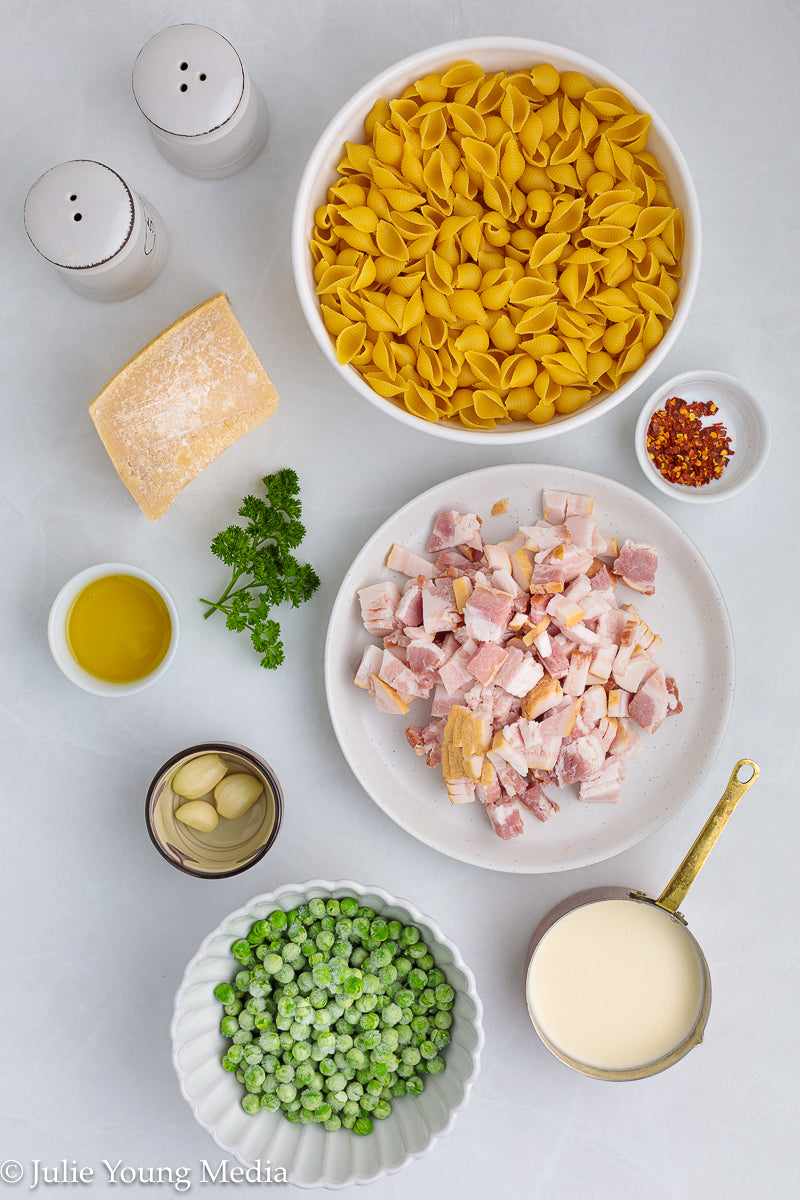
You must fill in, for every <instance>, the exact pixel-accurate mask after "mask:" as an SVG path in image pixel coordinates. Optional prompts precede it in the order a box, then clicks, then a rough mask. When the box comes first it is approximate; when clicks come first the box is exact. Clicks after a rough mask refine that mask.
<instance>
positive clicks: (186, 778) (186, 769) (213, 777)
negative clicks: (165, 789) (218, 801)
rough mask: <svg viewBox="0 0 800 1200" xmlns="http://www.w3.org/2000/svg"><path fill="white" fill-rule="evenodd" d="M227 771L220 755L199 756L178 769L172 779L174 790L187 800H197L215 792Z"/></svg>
mask: <svg viewBox="0 0 800 1200" xmlns="http://www.w3.org/2000/svg"><path fill="white" fill-rule="evenodd" d="M227 769H228V767H227V765H226V764H225V763H224V762H223V761H222V759H221V758H220V756H219V755H218V754H198V756H197V758H190V759H189V761H188V762H187V763H184V764H183V766H182V767H178V769H177V771H176V772H175V774H174V775H173V777H172V790H173V792H175V793H176V795H178V796H183V797H184V798H185V799H186V800H197V799H198V798H199V797H200V796H204V795H205V794H206V792H211V791H213V790H214V788H215V787H216V786H217V784H218V783H219V781H220V779H222V777H223V775H224V774H225V772H226V771H227Z"/></svg>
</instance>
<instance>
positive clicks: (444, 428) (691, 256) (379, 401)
mask: <svg viewBox="0 0 800 1200" xmlns="http://www.w3.org/2000/svg"><path fill="white" fill-rule="evenodd" d="M464 59H467V60H470V61H472V62H476V63H478V65H479V66H481V67H483V68H484V69H485V70H487V71H499V70H514V69H518V68H520V67H532V66H535V65H536V64H537V63H545V62H549V63H552V64H553V66H555V67H556V68H557V69H558V70H559V71H581V72H583V73H584V74H585V75H587V76H588V77H589V78H590V79H592V80H593V82H595V83H596V84H597V85H598V86H608V87H615V88H618V89H619V90H620V91H622V92H624V93H625V95H626V96H627V97H628V98H629V99H630V100H631V102H632V103H633V105H634V106H635V108H636V109H637V111H639V112H643V113H649V114H650V116H651V117H652V124H651V126H650V132H649V136H648V143H647V148H648V150H650V151H651V152H652V153H653V154H655V156H656V158H657V159H658V161H659V163H660V165H661V167H662V169H663V171H664V173H665V176H666V180H667V183H668V185H669V188H670V191H671V193H672V198H673V201H674V203H675V205H676V206H677V207H678V208H679V209H680V211H681V213H682V215H683V222H684V226H685V245H684V250H683V258H682V267H683V275H682V278H681V280H680V292H679V295H678V298H677V300H676V301H675V304H674V317H673V320H672V321H671V322H670V324H669V325H668V326H667V329H666V333H665V334H664V337H663V338H662V340H661V341H660V342H659V344H658V345H657V346H656V347H655V348H654V349H653V350H652V351H651V352H650V354H648V355H647V357H646V358H645V361H644V363H643V364H642V366H641V367H640V368H639V369H638V371H634V372H632V373H631V375H630V376H628V377H627V378H626V380H625V382H624V383H623V384H622V386H621V387H619V388H617V389H616V391H613V392H602V393H600V394H599V395H597V396H595V397H594V398H593V399H592V400H590V401H588V402H587V403H586V404H585V405H583V407H582V408H580V409H579V410H578V411H577V412H575V413H572V414H567V415H558V414H557V415H556V416H555V417H553V419H552V420H551V421H548V422H547V423H546V424H543V425H536V424H533V423H532V422H530V421H512V422H509V423H506V424H502V425H498V426H496V427H495V428H494V429H490V430H473V429H467V428H466V427H465V426H463V425H461V424H459V423H457V422H454V421H439V422H437V423H435V424H434V423H431V422H429V421H425V420H422V419H421V418H419V417H415V416H414V415H413V414H411V413H409V412H408V411H407V410H406V409H405V408H404V407H403V406H402V405H399V404H396V403H393V402H392V401H390V400H386V399H384V397H382V396H379V395H378V394H377V393H376V392H375V391H373V390H372V388H370V387H369V385H368V384H367V383H366V382H365V381H364V379H363V378H362V376H361V375H360V374H359V372H358V371H357V370H356V368H355V367H353V366H350V365H347V366H342V365H341V364H340V363H339V362H338V360H337V358H336V353H335V348H334V345H333V342H332V340H331V336H330V334H329V333H328V331H327V329H326V328H325V325H324V322H323V320H322V316H321V313H320V307H319V303H318V301H317V296H316V292H315V284H314V275H313V262H312V259H311V253H310V250H309V239H310V237H311V233H312V230H313V227H314V214H315V212H316V210H317V208H319V207H320V205H322V204H324V203H325V202H326V197H327V191H328V188H329V187H330V185H331V184H332V183H333V182H334V181H335V179H336V167H337V164H338V163H339V162H340V161H341V158H342V150H343V147H344V143H345V142H346V141H352V142H363V141H364V118H365V116H366V115H367V113H368V112H369V111H370V109H371V108H372V106H373V104H374V103H375V101H376V100H378V99H381V98H384V99H387V100H391V99H393V98H395V97H397V96H399V95H400V94H401V93H402V91H403V90H404V88H406V87H407V86H408V85H409V84H410V83H413V82H414V81H415V80H417V79H420V78H421V77H423V76H425V75H427V74H431V73H435V72H441V71H442V70H443V69H444V68H446V67H447V66H449V65H450V64H452V63H454V62H457V61H459V60H464ZM700 254H701V235H700V209H699V206H698V202H697V194H696V192H695V187H694V183H693V181H692V177H691V174H690V172H689V168H688V166H687V164H686V160H685V159H684V157H683V154H682V153H681V151H680V149H679V147H678V145H677V143H676V141H675V139H674V138H673V136H672V134H671V133H670V131H669V129H668V128H667V126H666V124H665V123H664V121H663V120H662V118H661V117H660V116H659V115H658V114H657V113H656V112H654V111H653V107H652V105H651V104H649V103H648V102H647V100H645V99H644V97H643V96H641V95H640V94H639V93H638V92H637V91H635V89H634V88H632V87H631V86H630V85H629V84H627V83H626V82H625V81H624V80H623V79H620V78H619V76H618V75H615V74H614V73H613V72H612V71H609V70H608V68H607V67H604V66H602V65H601V64H600V63H597V62H594V61H593V60H592V59H590V58H586V57H585V56H584V55H582V54H578V53H576V52H575V51H574V50H568V49H566V48H565V47H563V46H555V45H552V44H551V43H549V42H539V41H534V40H532V39H530V38H518V37H481V38H467V39H464V40H462V41H456V42H447V43H444V44H442V45H439V46H432V47H431V48H430V49H428V50H423V51H421V52H420V53H419V54H413V55H411V56H410V57H409V58H404V59H403V60H402V61H401V62H399V63H395V64H394V65H393V66H391V67H388V68H387V69H386V70H385V71H382V72H381V73H380V74H379V75H376V76H375V78H374V79H372V80H370V82H369V83H367V84H365V85H364V86H363V87H362V88H360V89H359V91H357V92H356V94H355V95H354V96H352V97H351V99H350V100H348V101H347V103H346V104H344V105H343V106H342V107H341V108H340V109H339V111H338V112H337V113H336V114H335V116H334V117H333V118H332V119H331V121H330V122H329V124H328V125H327V126H326V128H325V129H324V131H323V133H322V135H321V136H320V138H319V141H318V142H317V144H316V146H315V147H314V149H313V150H312V152H311V156H310V158H309V160H308V163H307V164H306V168H305V171H304V172H303V176H302V179H301V181H300V186H299V189H298V192H297V198H296V201H295V207H294V219H293V226H292V266H293V270H294V278H295V284H296V287H297V293H298V296H299V299H300V303H301V305H302V308H303V312H304V313H305V316H306V320H307V321H308V324H309V326H310V328H311V332H312V333H313V335H314V337H315V338H316V340H317V342H318V343H319V346H320V348H321V349H322V352H323V354H324V355H325V356H326V358H327V359H328V361H329V362H330V363H331V364H332V366H333V367H334V369H335V370H336V371H337V372H338V374H339V375H340V376H341V378H342V379H343V380H344V381H345V382H347V383H348V384H349V385H350V386H351V387H353V388H355V390H356V391H357V392H359V393H360V395H361V396H363V397H364V398H365V399H367V400H368V401H369V402H370V403H371V404H373V405H374V406H375V407H376V408H377V409H379V411H380V412H383V413H385V414H387V415H388V416H391V417H394V418H395V419H396V420H398V421H401V422H402V423H403V424H404V425H409V426H411V427H412V428H416V429H421V430H423V431H424V432H426V433H430V434H433V435H434V436H436V437H443V438H448V439H450V440H453V441H462V442H476V443H478V442H480V443H485V444H487V445H508V444H509V443H515V442H533V441H539V440H540V439H542V438H548V437H553V436H554V435H555V434H558V433H563V432H565V431H566V430H567V429H575V428H577V427H578V426H580V425H585V424H586V422H587V421H592V420H594V419H595V418H596V417H600V416H602V414H603V413H605V412H608V411H609V410H610V409H612V408H614V407H615V405H617V404H619V403H620V402H621V401H622V400H624V399H625V398H626V397H627V396H630V395H631V394H632V393H633V392H635V391H636V390H637V389H638V388H640V387H641V386H642V384H643V383H644V382H645V380H647V379H648V378H649V377H650V375H651V374H652V372H653V371H654V370H655V369H656V367H657V366H658V365H659V363H661V362H662V361H663V360H664V358H665V357H666V355H667V354H668V353H669V351H670V350H671V349H672V347H673V345H674V344H675V341H676V339H677V337H678V335H679V334H680V331H681V329H682V328H683V325H684V323H685V321H686V318H687V316H688V314H689V309H690V307H691V304H692V300H693V299H694V294H695V291H696V290H697V282H698V277H699V272H700Z"/></svg>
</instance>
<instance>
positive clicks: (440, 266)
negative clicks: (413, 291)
mask: <svg viewBox="0 0 800 1200" xmlns="http://www.w3.org/2000/svg"><path fill="white" fill-rule="evenodd" d="M425 277H426V279H427V281H428V283H429V284H430V286H431V287H433V288H435V289H436V291H437V292H442V293H443V295H446V296H449V295H450V293H451V292H452V290H453V268H452V266H451V265H450V263H449V262H448V261H447V259H446V258H444V257H443V256H442V255H441V254H437V253H436V251H435V250H429V251H428V253H427V254H426V255H425Z"/></svg>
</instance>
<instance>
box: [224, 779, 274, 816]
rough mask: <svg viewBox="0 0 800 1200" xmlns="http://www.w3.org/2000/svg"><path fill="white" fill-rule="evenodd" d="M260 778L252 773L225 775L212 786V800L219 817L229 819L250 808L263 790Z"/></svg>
mask: <svg viewBox="0 0 800 1200" xmlns="http://www.w3.org/2000/svg"><path fill="white" fill-rule="evenodd" d="M263 790H264V788H263V787H262V785H261V780H260V779H256V777H255V776H254V775H227V776H226V777H225V778H224V779H223V780H222V782H221V783H218V784H217V786H216V787H215V788H214V800H215V801H216V805H217V812H218V813H219V815H220V816H221V817H227V818H228V820H231V819H232V818H233V817H241V816H243V815H244V813H246V812H247V811H248V809H251V808H252V807H253V805H254V804H255V802H256V800H257V799H258V797H259V796H260V795H261V793H262V792H263Z"/></svg>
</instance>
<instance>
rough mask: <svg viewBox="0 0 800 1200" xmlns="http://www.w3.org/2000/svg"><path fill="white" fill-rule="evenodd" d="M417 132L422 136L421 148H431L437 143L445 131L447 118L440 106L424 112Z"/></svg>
mask: <svg viewBox="0 0 800 1200" xmlns="http://www.w3.org/2000/svg"><path fill="white" fill-rule="evenodd" d="M419 132H420V136H421V138H422V149H423V150H432V149H433V148H434V146H438V145H439V143H440V142H441V140H442V138H443V137H444V136H445V134H446V133H447V118H446V117H445V113H444V109H443V108H442V107H441V106H439V107H437V108H435V109H434V110H433V111H432V112H428V113H426V114H425V116H424V117H423V118H422V122H421V124H420V127H419Z"/></svg>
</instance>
